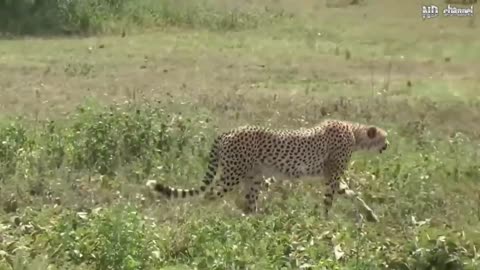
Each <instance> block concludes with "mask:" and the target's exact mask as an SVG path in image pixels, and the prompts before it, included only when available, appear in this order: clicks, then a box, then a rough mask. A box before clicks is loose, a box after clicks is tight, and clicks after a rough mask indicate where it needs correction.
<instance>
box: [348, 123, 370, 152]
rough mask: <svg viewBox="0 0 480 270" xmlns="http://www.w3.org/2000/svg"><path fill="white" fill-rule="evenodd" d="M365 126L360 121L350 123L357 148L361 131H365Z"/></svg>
mask: <svg viewBox="0 0 480 270" xmlns="http://www.w3.org/2000/svg"><path fill="white" fill-rule="evenodd" d="M365 128H366V126H365V125H363V124H360V123H351V129H352V132H353V136H354V137H355V146H356V147H355V148H356V150H358V149H359V148H360V143H361V142H360V138H362V135H363V133H364V132H365Z"/></svg>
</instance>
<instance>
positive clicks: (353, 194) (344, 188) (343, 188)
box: [338, 181, 379, 222]
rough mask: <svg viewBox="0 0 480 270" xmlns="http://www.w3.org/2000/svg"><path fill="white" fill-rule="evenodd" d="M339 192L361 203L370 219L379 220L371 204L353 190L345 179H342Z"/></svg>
mask: <svg viewBox="0 0 480 270" xmlns="http://www.w3.org/2000/svg"><path fill="white" fill-rule="evenodd" d="M338 194H345V196H347V197H348V198H350V199H355V200H357V201H358V202H359V203H360V206H361V207H362V208H363V209H364V210H365V211H366V213H367V220H368V221H373V222H378V221H379V219H378V217H377V215H376V214H375V212H373V210H372V208H370V206H368V204H367V203H366V202H365V201H364V200H363V199H362V198H361V197H360V194H357V193H356V192H355V191H353V190H351V189H350V188H349V187H348V185H347V184H346V183H345V182H344V181H340V184H339V190H338Z"/></svg>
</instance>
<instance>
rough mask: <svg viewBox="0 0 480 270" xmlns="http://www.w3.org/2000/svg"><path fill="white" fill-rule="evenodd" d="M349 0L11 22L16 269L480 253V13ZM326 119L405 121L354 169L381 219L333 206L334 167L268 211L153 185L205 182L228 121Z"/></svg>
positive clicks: (4, 122)
mask: <svg viewBox="0 0 480 270" xmlns="http://www.w3.org/2000/svg"><path fill="white" fill-rule="evenodd" d="M92 1H93V0H92ZM87 2H88V1H87ZM348 2H349V1H341V0H337V1H332V0H328V1H313V0H300V1H293V0H289V1H287V0H276V1H274V0H272V1H253V0H252V1H245V2H242V3H239V2H238V1H217V0H210V1H203V2H202V3H203V5H202V8H201V9H199V7H198V6H197V7H195V8H194V7H191V6H190V4H188V2H187V1H179V2H178V3H177V4H176V5H173V4H171V3H172V2H168V1H158V3H163V4H165V3H170V4H171V5H172V6H169V8H165V7H166V4H165V5H163V6H161V8H159V6H156V7H157V8H158V10H161V11H162V12H163V13H159V14H160V15H158V14H157V15H155V14H156V13H155V12H157V9H155V8H153V7H149V6H148V5H149V3H150V4H151V3H153V1H143V2H141V3H142V4H138V5H139V6H140V7H139V8H138V10H140V11H142V12H140V11H136V10H137V9H128V10H133V11H131V12H130V13H125V14H124V15H123V16H117V17H115V16H112V17H108V18H107V17H101V16H100V15H99V17H95V18H96V20H93V19H92V21H93V22H92V21H90V23H89V24H85V23H84V24H82V25H87V26H89V27H92V29H95V31H93V30H92V31H86V32H94V33H95V35H87V36H85V35H78V36H75V37H74V36H68V37H67V36H62V35H58V34H55V33H50V34H49V36H48V37H46V36H45V34H44V33H43V35H44V36H39V35H35V36H30V37H26V36H23V35H22V36H19V35H9V36H8V37H9V38H6V37H5V38H3V39H2V40H0V89H1V91H0V113H1V118H0V143H1V144H0V221H1V223H0V269H1V270H3V269H15V270H16V269H22V270H23V269H29V270H33V269H35V270H37V269H50V270H53V269H82V270H84V269H437V270H438V269H480V254H479V251H477V249H478V247H479V246H480V226H479V224H480V183H479V182H478V181H479V179H480V162H479V161H480V94H479V93H480V77H479V75H478V74H479V73H478V71H479V70H480V38H479V37H478V33H479V27H478V22H477V21H476V18H475V17H473V18H444V17H441V16H440V17H439V18H435V19H430V20H425V21H423V20H422V19H421V15H420V7H421V5H422V4H431V3H432V2H426V1H413V0H408V1H393V0H388V1H387V0H368V1H361V2H360V3H359V4H355V5H349V4H348ZM139 3H140V2H139ZM433 3H437V4H439V5H440V6H444V5H445V4H444V3H443V2H440V1H433ZM158 5H160V4H158ZM476 7H477V6H476ZM143 8H144V9H143ZM144 11H145V12H144ZM146 11H149V12H150V13H148V12H146ZM99 12H100V11H99ZM95 14H97V13H95ZM98 14H100V13H98ZM122 14H123V13H122ZM139 14H143V15H139ZM154 15H155V16H154ZM139 16H143V17H139ZM32 18H33V19H31V21H28V23H27V22H26V23H25V24H24V28H22V29H30V28H28V27H31V26H32V25H37V23H35V22H37V21H35V20H34V17H32ZM102 18H103V20H102ZM0 22H1V21H0ZM82 22H83V21H82ZM38 25H39V24H38ZM72 25H74V24H72ZM11 26H12V25H10V28H8V27H7V28H8V29H11ZM87 26H85V27H87ZM94 26H95V27H96V28H93V27H94ZM4 29H6V28H5V27H4ZM18 29H20V28H18ZM88 29H90V28H88ZM19 31H20V30H19ZM325 118H337V119H345V120H351V121H360V122H363V123H369V124H374V125H379V126H381V127H383V128H385V129H386V130H387V131H388V132H389V136H390V139H389V140H390V143H391V148H390V149H389V150H388V151H387V152H386V153H384V154H382V155H378V156H376V155H373V156H372V155H369V154H361V153H359V154H355V155H354V158H353V160H352V164H351V166H350V168H349V171H348V174H347V180H348V182H349V184H350V186H351V187H352V188H353V189H355V190H357V191H360V192H362V194H363V197H364V199H365V200H366V201H367V203H368V204H369V205H370V206H371V207H372V208H373V209H374V211H375V212H376V213H377V215H378V216H379V217H380V222H379V223H366V222H357V219H356V212H355V209H356V208H355V206H354V205H352V203H351V202H350V201H349V200H347V199H345V198H337V199H336V201H335V203H334V208H333V210H332V211H333V212H332V214H333V215H332V217H331V218H330V220H325V219H324V218H323V216H322V207H323V206H322V190H323V184H322V183H321V182H319V180H318V179H306V181H298V182H291V183H289V182H287V183H284V184H280V185H278V186H277V187H273V190H272V192H270V193H268V194H264V197H265V199H264V200H262V202H261V207H262V208H263V210H262V212H261V213H260V214H257V215H253V216H243V215H242V213H241V211H240V210H239V209H238V208H237V206H236V201H238V198H240V196H237V193H234V194H232V195H230V196H229V197H227V198H226V199H225V201H218V202H206V201H205V200H202V199H201V198H198V199H191V200H188V201H180V202H178V201H177V202H166V201H164V200H158V198H156V197H155V196H153V195H152V194H150V193H149V192H148V191H147V190H146V188H145V182H146V181H147V180H148V179H156V180H157V181H161V182H163V183H168V184H172V185H174V186H178V187H196V186H199V185H200V182H201V179H202V177H203V173H204V171H205V169H206V165H207V164H206V162H207V155H208V151H209V149H210V145H211V143H212V141H213V138H214V136H215V134H217V133H219V132H221V131H225V130H227V129H228V128H232V127H236V126H239V125H244V124H260V125H266V126H270V127H275V128H285V127H289V128H294V127H303V126H310V125H313V124H315V123H318V122H320V121H322V120H323V119H325Z"/></svg>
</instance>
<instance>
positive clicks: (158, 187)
mask: <svg viewBox="0 0 480 270" xmlns="http://www.w3.org/2000/svg"><path fill="white" fill-rule="evenodd" d="M219 143H220V137H216V138H215V140H214V141H213V145H212V148H211V150H210V154H209V164H208V167H207V172H206V173H205V176H204V178H203V181H202V182H203V185H202V186H201V187H200V188H198V189H194V188H193V189H179V188H173V187H169V186H165V185H162V184H160V183H157V181H155V180H149V181H147V184H146V185H147V186H148V187H149V188H151V189H152V190H155V191H157V192H159V193H161V194H163V195H164V196H166V197H167V198H168V199H171V198H172V197H173V198H178V197H181V198H186V197H187V196H189V197H193V196H198V195H200V194H201V193H203V192H205V191H206V190H207V188H208V187H210V186H211V185H212V183H213V179H214V178H215V175H216V172H217V169H218V159H219V157H218V153H219Z"/></svg>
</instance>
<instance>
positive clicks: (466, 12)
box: [421, 4, 474, 20]
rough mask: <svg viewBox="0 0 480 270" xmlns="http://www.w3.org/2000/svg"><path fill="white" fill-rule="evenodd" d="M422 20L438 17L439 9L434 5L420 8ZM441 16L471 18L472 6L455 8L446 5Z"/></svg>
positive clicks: (472, 13)
mask: <svg viewBox="0 0 480 270" xmlns="http://www.w3.org/2000/svg"><path fill="white" fill-rule="evenodd" d="M421 11H422V19H423V20H425V19H431V18H435V17H438V16H439V15H440V9H439V7H438V6H436V5H426V6H422V10H421ZM442 14H443V16H445V17H451V16H457V17H468V16H473V15H474V12H473V6H470V7H455V6H452V5H450V4H449V5H447V7H446V8H444V9H443V10H442Z"/></svg>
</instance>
